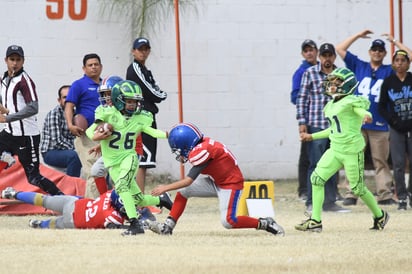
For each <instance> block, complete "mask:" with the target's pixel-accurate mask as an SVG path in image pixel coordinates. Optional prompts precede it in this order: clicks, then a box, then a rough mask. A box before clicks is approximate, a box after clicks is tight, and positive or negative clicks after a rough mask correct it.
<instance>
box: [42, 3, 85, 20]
mask: <svg viewBox="0 0 412 274" xmlns="http://www.w3.org/2000/svg"><path fill="white" fill-rule="evenodd" d="M46 2H47V4H46V15H47V18H49V19H53V20H60V19H63V17H64V12H65V11H64V10H65V7H64V4H65V2H66V4H67V8H68V15H69V17H70V18H71V19H72V20H84V19H85V18H86V15H87V0H46Z"/></svg>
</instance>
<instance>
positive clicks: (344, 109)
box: [295, 68, 389, 232]
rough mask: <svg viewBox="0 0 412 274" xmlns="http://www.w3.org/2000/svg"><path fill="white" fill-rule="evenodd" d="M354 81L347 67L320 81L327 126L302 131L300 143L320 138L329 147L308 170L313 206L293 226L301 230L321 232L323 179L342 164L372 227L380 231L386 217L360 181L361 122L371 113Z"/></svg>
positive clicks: (387, 216)
mask: <svg viewBox="0 0 412 274" xmlns="http://www.w3.org/2000/svg"><path fill="white" fill-rule="evenodd" d="M357 85H358V81H357V80H356V77H355V74H354V73H353V72H352V71H350V70H349V69H347V68H337V69H335V70H334V71H332V72H331V73H330V74H329V75H328V77H327V80H326V81H325V83H324V86H325V92H326V94H327V95H329V96H331V97H332V98H333V99H332V100H331V101H329V102H328V103H327V104H326V105H325V108H324V109H323V111H324V113H325V117H326V118H327V119H328V120H329V124H330V126H329V128H327V129H325V130H322V131H319V132H316V133H313V134H309V133H305V132H302V133H301V134H300V139H301V141H303V142H307V141H312V140H316V139H321V138H329V139H330V148H329V149H328V150H326V151H325V153H324V154H323V155H322V158H321V159H320V160H319V162H318V163H317V165H316V168H315V170H314V171H313V172H312V175H311V177H310V181H311V183H312V193H313V195H312V199H313V209H312V216H311V217H310V218H309V219H308V220H306V221H304V222H303V223H301V224H298V225H296V226H295V228H296V229H297V230H301V231H312V232H321V231H322V218H321V213H322V204H323V200H324V198H325V190H324V188H325V182H326V181H327V180H328V179H329V178H330V177H331V176H333V174H335V173H336V172H338V171H339V170H340V169H341V168H342V167H343V168H344V169H345V172H346V177H347V178H348V181H349V185H350V187H351V189H352V192H353V194H355V195H356V196H358V197H360V198H361V199H362V201H363V202H364V203H365V204H366V205H367V206H368V208H369V210H370V211H371V212H372V214H373V220H374V222H373V227H372V228H371V229H373V230H381V229H383V228H384V227H385V225H386V223H387V222H388V220H389V215H388V213H387V212H385V211H383V210H382V209H380V208H379V206H378V203H377V202H376V199H375V197H374V196H373V194H372V193H371V192H370V191H369V189H368V188H367V186H366V185H365V181H364V177H363V176H364V174H363V173H364V148H365V140H364V138H363V136H362V133H361V127H362V123H371V122H372V114H371V113H370V112H369V111H367V110H368V109H369V105H370V102H369V101H368V100H367V99H365V98H364V97H362V96H355V95H353V94H352V93H353V92H354V90H355V88H356V86H357Z"/></svg>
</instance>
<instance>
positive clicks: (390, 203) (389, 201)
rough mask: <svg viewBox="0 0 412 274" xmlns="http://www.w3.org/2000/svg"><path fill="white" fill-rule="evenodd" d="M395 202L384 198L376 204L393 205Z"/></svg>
mask: <svg viewBox="0 0 412 274" xmlns="http://www.w3.org/2000/svg"><path fill="white" fill-rule="evenodd" d="M395 204H397V202H396V201H395V200H394V199H386V200H382V201H378V205H395Z"/></svg>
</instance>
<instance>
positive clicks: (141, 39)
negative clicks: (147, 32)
mask: <svg viewBox="0 0 412 274" xmlns="http://www.w3.org/2000/svg"><path fill="white" fill-rule="evenodd" d="M144 45H146V46H148V47H149V49H150V42H149V40H147V39H146V38H144V37H139V38H137V39H136V40H134V43H133V49H138V48H140V47H141V46H144Z"/></svg>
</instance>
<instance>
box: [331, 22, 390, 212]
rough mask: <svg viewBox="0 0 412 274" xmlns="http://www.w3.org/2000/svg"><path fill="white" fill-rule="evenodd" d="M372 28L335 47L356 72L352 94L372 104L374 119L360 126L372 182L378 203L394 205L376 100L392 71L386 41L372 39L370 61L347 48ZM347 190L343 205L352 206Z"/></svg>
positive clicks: (385, 135) (386, 146) (385, 130)
mask: <svg viewBox="0 0 412 274" xmlns="http://www.w3.org/2000/svg"><path fill="white" fill-rule="evenodd" d="M371 34H373V32H372V31H371V30H363V31H361V32H359V33H357V34H355V35H353V36H350V37H348V38H347V39H345V40H344V41H343V42H341V43H339V44H338V45H337V46H336V51H337V53H338V55H339V56H340V57H341V58H342V59H343V61H344V62H345V65H346V67H347V68H349V69H350V70H352V71H353V72H354V73H355V76H356V78H357V79H358V81H359V85H358V87H357V89H356V91H355V94H358V95H362V96H365V97H367V98H369V101H370V103H371V105H370V108H369V112H371V113H372V116H373V122H372V123H370V124H365V125H363V126H362V134H363V137H364V138H365V142H366V143H367V144H369V148H370V152H371V156H372V162H373V166H374V168H375V182H376V193H377V200H378V203H379V204H381V205H390V204H394V203H395V201H394V200H393V199H392V198H393V193H392V191H391V187H392V181H393V179H392V174H391V172H390V169H389V165H388V157H389V128H388V124H387V122H386V121H385V119H384V118H383V117H382V116H381V115H380V114H379V112H378V102H379V95H380V90H381V85H382V83H383V80H384V79H385V78H386V77H388V76H390V75H392V74H393V70H392V67H391V65H390V64H388V65H384V64H383V59H384V58H385V56H386V53H387V52H386V49H385V42H384V41H383V40H381V39H376V40H373V41H372V44H371V46H370V48H369V50H368V53H369V57H370V60H369V61H364V60H361V59H360V58H359V57H358V56H356V55H354V54H353V53H352V52H350V51H348V48H349V47H350V46H351V45H352V44H353V43H354V42H355V41H356V40H358V39H360V38H366V39H370V35H371ZM346 186H347V188H348V192H347V193H346V194H345V199H344V201H343V204H344V205H355V204H356V202H357V199H356V197H355V196H354V195H353V193H352V192H351V190H350V188H349V184H346Z"/></svg>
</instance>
